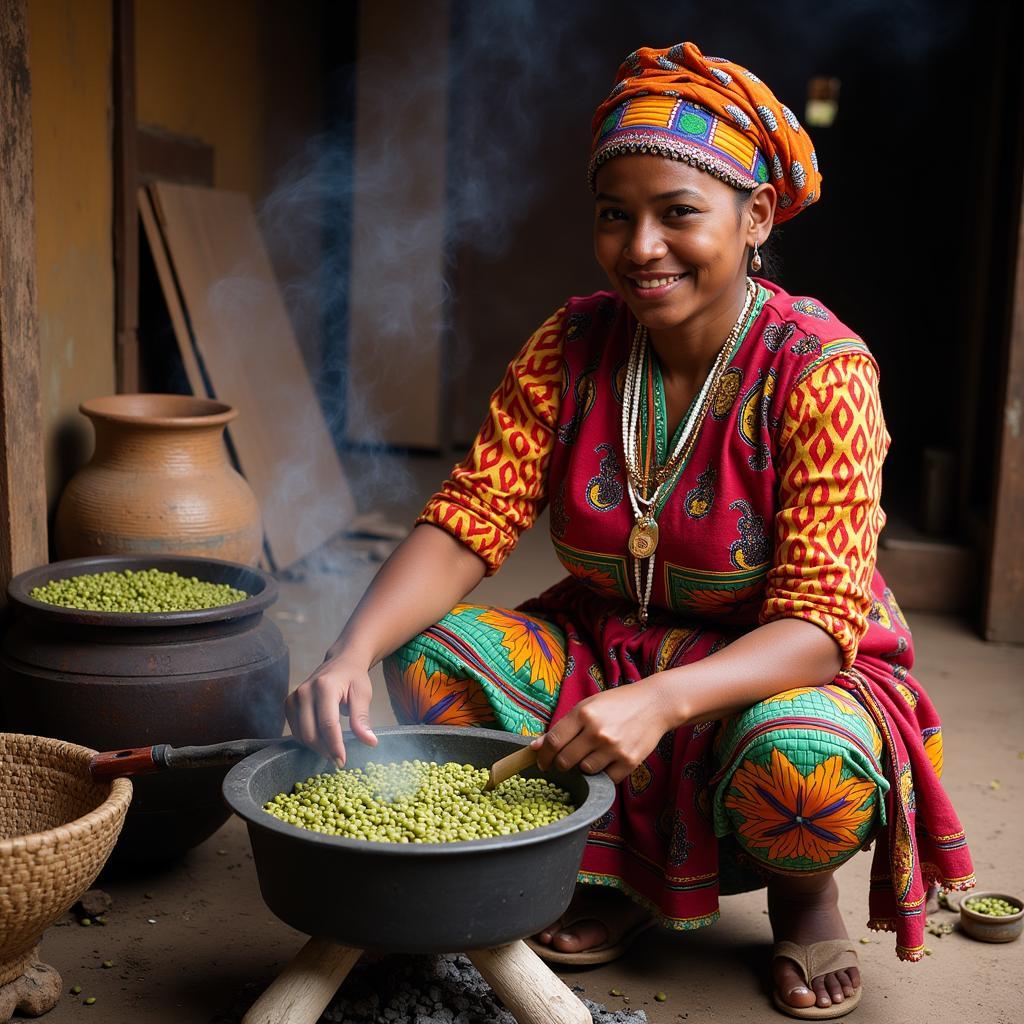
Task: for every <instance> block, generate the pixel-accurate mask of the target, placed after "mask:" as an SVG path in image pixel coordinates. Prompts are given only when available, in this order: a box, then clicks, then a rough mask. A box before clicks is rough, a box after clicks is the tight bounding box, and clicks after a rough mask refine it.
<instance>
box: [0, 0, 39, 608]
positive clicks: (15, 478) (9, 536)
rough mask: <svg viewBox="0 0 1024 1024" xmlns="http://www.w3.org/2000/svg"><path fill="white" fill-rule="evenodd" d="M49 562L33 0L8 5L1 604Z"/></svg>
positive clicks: (1, 295)
mask: <svg viewBox="0 0 1024 1024" xmlns="http://www.w3.org/2000/svg"><path fill="white" fill-rule="evenodd" d="M45 561H46V481H45V479H44V475H43V412H42V403H41V401H40V390H39V331H38V322H37V314H36V224H35V195H34V185H33V172H32V110H31V81H30V77H29V66H28V30H27V26H26V12H25V0H4V2H3V3H2V4H0V605H2V604H5V603H6V599H7V583H8V581H9V580H10V578H11V577H12V576H14V575H17V573H19V572H22V571H23V570H25V569H30V568H32V567H33V566H35V565H40V564H42V563H44V562H45Z"/></svg>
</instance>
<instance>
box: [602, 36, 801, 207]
mask: <svg viewBox="0 0 1024 1024" xmlns="http://www.w3.org/2000/svg"><path fill="white" fill-rule="evenodd" d="M592 129H593V136H594V141H593V145H592V148H591V157H590V168H589V175H588V176H589V179H590V187H591V188H594V179H595V177H596V175H597V169H598V168H599V167H600V166H601V164H603V163H604V162H605V161H606V160H610V159H611V158H612V157H614V156H620V155H621V154H624V153H655V154H659V155H661V156H665V157H669V158H670V159H673V160H681V161H683V162H684V163H688V164H691V165H692V166H694V167H699V168H700V169H701V170H703V171H707V173H708V174H711V175H713V176H714V177H716V178H720V179H721V180H722V181H725V182H727V183H728V184H729V185H732V186H733V187H734V188H740V189H750V188H754V187H755V186H756V185H759V184H761V183H763V182H766V181H770V182H771V185H772V187H773V188H774V189H775V191H776V193H777V194H778V204H777V207H776V213H775V222H776V224H779V223H782V222H783V221H786V220H789V219H790V217H795V216H796V215H797V214H798V213H799V212H800V211H801V210H802V209H803V208H804V207H805V206H810V205H811V203H813V202H815V200H817V199H818V198H819V197H820V196H821V175H820V174H819V173H818V158H817V156H816V155H815V152H814V146H813V144H812V143H811V140H810V139H809V138H808V136H807V132H806V131H805V130H804V128H803V127H802V126H801V124H800V122H799V121H798V120H797V119H796V116H795V115H794V114H793V112H792V111H791V110H790V109H789V107H785V106H783V105H782V104H781V103H780V102H779V101H778V99H777V98H776V96H775V94H774V93H773V92H772V91H771V89H769V88H768V86H766V85H765V84H764V83H763V82H762V81H761V79H759V78H758V77H757V76H756V75H755V74H753V72H751V71H748V70H747V69H746V68H744V67H740V65H739V64H734V63H733V62H732V61H729V60H725V59H723V58H721V57H705V56H704V54H702V53H701V52H700V50H698V49H697V47H696V46H694V44H693V43H679V44H678V45H676V46H671V47H669V48H668V49H666V50H655V49H652V48H650V47H644V48H643V49H641V50H637V51H636V52H635V53H631V54H630V55H629V56H628V57H627V58H626V60H625V61H624V63H623V64H622V66H621V67H620V68H619V72H618V75H617V76H616V79H615V87H614V88H613V89H612V91H611V93H610V95H609V96H608V98H607V99H606V100H605V101H604V102H603V103H602V104H601V105H600V106H599V107H598V108H597V111H596V112H595V113H594V120H593V123H592Z"/></svg>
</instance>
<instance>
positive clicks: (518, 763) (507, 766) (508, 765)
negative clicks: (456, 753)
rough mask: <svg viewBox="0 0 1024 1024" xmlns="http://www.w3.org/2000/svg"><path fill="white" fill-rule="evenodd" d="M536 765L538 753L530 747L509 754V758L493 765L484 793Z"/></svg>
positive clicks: (504, 758)
mask: <svg viewBox="0 0 1024 1024" xmlns="http://www.w3.org/2000/svg"><path fill="white" fill-rule="evenodd" d="M536 763H537V751H536V750H534V749H533V747H529V746H527V747H520V748H519V749H518V750H517V751H515V752H514V753H512V754H509V755H508V757H503V758H501V759H500V760H498V761H495V762H494V764H492V765H491V773H490V775H488V777H487V783H486V785H485V786H484V792H485V793H486V792H487V791H488V790H490V789H494V787H495V786H499V785H501V783H503V782H504V781H505V780H506V779H510V778H512V776H513V775H518V774H519V773H520V772H521V771H525V770H526V769H527V768H529V767H530V765H531V764H536Z"/></svg>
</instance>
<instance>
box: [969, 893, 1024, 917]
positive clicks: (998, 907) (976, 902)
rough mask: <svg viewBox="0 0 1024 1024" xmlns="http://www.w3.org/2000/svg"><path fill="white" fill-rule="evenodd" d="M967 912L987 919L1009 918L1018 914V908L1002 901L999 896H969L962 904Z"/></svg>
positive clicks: (1006, 901) (1007, 901)
mask: <svg viewBox="0 0 1024 1024" xmlns="http://www.w3.org/2000/svg"><path fill="white" fill-rule="evenodd" d="M963 905H964V906H965V907H966V908H967V909H968V910H973V911H974V912H975V913H976V914H985V915H986V916H987V917H1011V916H1012V915H1014V914H1019V913H1020V910H1021V908H1020V906H1019V905H1015V904H1013V903H1011V902H1010V901H1009V900H1004V899H1002V898H1001V897H999V896H982V897H978V896H971V897H969V898H968V899H965V900H964V904H963Z"/></svg>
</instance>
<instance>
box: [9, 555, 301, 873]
mask: <svg viewBox="0 0 1024 1024" xmlns="http://www.w3.org/2000/svg"><path fill="white" fill-rule="evenodd" d="M144 568H156V569H161V570H163V571H165V572H171V571H173V572H177V573H180V574H181V575H183V576H197V577H199V578H200V579H204V580H209V581H211V582H215V583H229V584H231V585H232V586H235V587H238V588H239V589H241V590H244V591H246V592H247V593H249V594H251V595H252V596H251V597H249V598H248V599H247V600H245V601H240V602H238V603H237V604H232V605H225V606H224V607H222V608H209V609H204V610H202V611H192V612H161V613H152V614H148V613H147V614H131V613H117V612H94V611H80V610H77V609H73V608H59V607H55V606H53V605H48V604H43V603H42V602H40V601H36V600H34V599H33V598H31V597H30V596H29V593H30V592H31V590H32V589H33V588H34V587H37V586H41V585H42V584H44V583H46V582H48V581H49V580H53V579H63V578H66V577H69V576H79V575H83V574H85V573H94V572H106V571H120V570H123V569H144ZM8 593H9V595H10V599H11V604H12V606H13V609H14V612H15V620H14V623H13V624H12V625H11V627H10V629H9V630H8V631H7V634H6V636H5V637H4V643H3V652H2V655H0V664H2V666H3V668H4V675H3V679H2V681H0V719H2V721H3V722H4V724H5V727H6V728H7V729H9V730H11V731H17V732H26V733H34V734H37V735H43V736H53V737H57V738H60V739H65V740H69V741H71V742H72V743H79V744H81V745H83V746H86V747H92V748H94V749H96V750H111V749H116V748H118V747H126V746H129V745H141V744H151V743H158V742H167V743H172V744H175V745H197V744H209V743H219V742H221V741H224V740H231V739H237V738H239V737H244V736H279V735H280V734H281V730H282V728H283V726H284V705H283V701H284V698H285V696H286V694H287V692H288V649H287V647H286V646H285V643H284V640H283V638H282V636H281V633H280V631H279V630H278V628H277V626H276V625H275V624H274V623H273V622H272V621H271V620H270V619H269V618H266V617H264V614H263V612H264V610H265V609H266V608H267V607H269V606H270V605H271V604H272V603H273V602H274V600H275V599H276V597H277V584H276V583H275V582H274V580H273V579H272V578H271V577H270V576H268V575H267V574H266V573H263V572H261V571H260V570H259V569H253V568H250V567H249V566H244V565H240V564H238V563H235V562H224V561H219V560H215V559H207V558H190V557H184V556H181V557H156V556H149V555H147V556H143V557H132V558H129V557H117V556H109V557H100V558H76V559H69V560H67V561H63V562H54V563H52V564H50V565H44V566H40V567H39V568H36V569H31V570H29V571H28V572H25V573H22V574H21V575H20V576H17V577H15V578H14V579H13V580H12V581H11V583H10V586H9V587H8ZM225 770H226V769H225V768H224V767H223V766H221V767H214V768H202V769H197V770H196V771H194V772H182V773H178V774H176V775H172V774H165V775H153V776H148V777H146V778H143V779H140V780H139V781H138V784H137V785H136V787H135V797H134V799H133V800H132V805H131V809H130V810H129V812H128V818H127V821H126V824H125V828H124V831H123V833H122V835H121V839H120V841H119V842H118V845H117V848H116V850H115V859H116V860H122V861H124V860H132V861H153V860H166V859H171V858H174V857H176V856H179V855H181V854H182V853H184V851H186V850H187V849H189V848H190V847H192V846H195V845H196V844H197V843H199V842H202V840H203V839H205V838H207V837H208V836H209V835H211V834H212V833H213V832H214V831H215V830H216V829H217V828H219V827H220V826H221V825H222V824H223V823H224V822H225V821H226V820H227V817H228V813H229V812H228V810H227V809H226V808H225V807H224V804H223V801H222V800H221V796H220V784H221V781H222V780H223V778H224V772H225Z"/></svg>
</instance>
